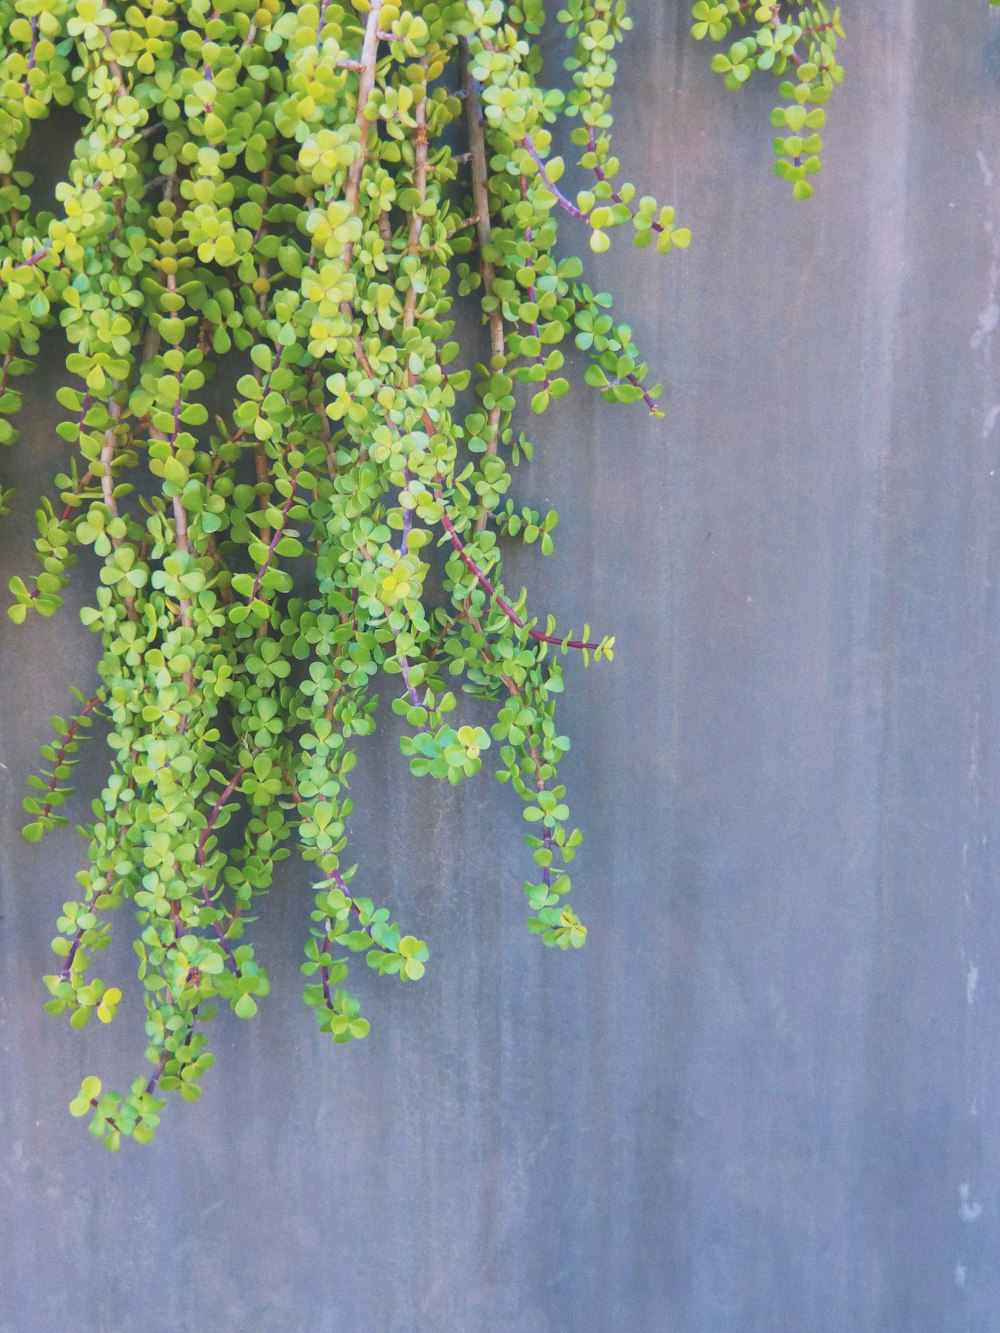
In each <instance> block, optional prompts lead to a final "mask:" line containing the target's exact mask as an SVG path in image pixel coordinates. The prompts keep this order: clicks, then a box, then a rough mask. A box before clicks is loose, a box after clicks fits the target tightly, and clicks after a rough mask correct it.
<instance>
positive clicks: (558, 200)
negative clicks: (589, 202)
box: [521, 134, 590, 222]
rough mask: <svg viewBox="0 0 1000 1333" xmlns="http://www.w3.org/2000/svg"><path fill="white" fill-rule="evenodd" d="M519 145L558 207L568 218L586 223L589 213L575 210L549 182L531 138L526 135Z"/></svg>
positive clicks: (560, 191)
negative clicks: (521, 145) (535, 168)
mask: <svg viewBox="0 0 1000 1333" xmlns="http://www.w3.org/2000/svg"><path fill="white" fill-rule="evenodd" d="M521 143H522V144H523V145H524V147H525V148H526V149H527V150H528V154H529V156H530V158H531V160H532V162H534V164H535V166H536V167H537V168H538V174H539V176H541V178H542V180H543V181H544V182H545V188H546V189H547V190H548V191H549V193H550V194H551V195H552V197H553V198H554V199H555V201H556V203H557V204H558V205H559V207H560V208H562V209H564V210H565V211H566V212H567V213H569V215H570V217H574V218H578V219H579V221H580V222H586V221H587V219H588V218H589V216H590V215H589V213H584V212H583V211H582V210H581V209H579V208H577V206H576V204H574V203H573V202H572V201H571V200H569V199H567V198H566V196H565V195H564V194H563V192H562V190H560V189H559V187H558V185H556V183H555V182H554V181H553V180H550V178H549V173H548V171H547V169H546V166H545V163H544V162H543V161H542V159H541V158H540V157H539V156H538V151H537V149H536V148H535V145H534V144H533V143H532V142H531V136H530V135H527V134H526V135H525V136H524V138H523V139H522V140H521Z"/></svg>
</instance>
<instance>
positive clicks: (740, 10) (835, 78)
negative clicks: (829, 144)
mask: <svg viewBox="0 0 1000 1333" xmlns="http://www.w3.org/2000/svg"><path fill="white" fill-rule="evenodd" d="M990 3H991V4H997V3H1000V0H990ZM792 14H794V16H795V17H794V19H793V18H792V17H791V15H792ZM691 16H692V18H693V19H694V24H693V26H692V28H691V35H692V37H694V38H695V39H696V40H697V41H703V40H704V39H705V38H706V37H709V38H711V40H712V41H714V42H721V41H724V40H725V39H726V38H728V37H729V36H730V35H731V34H732V30H733V28H734V26H736V27H739V28H740V30H741V31H740V36H739V37H738V38H737V40H736V41H734V42H732V43H731V44H730V46H729V47H728V49H727V50H726V51H725V52H722V51H720V52H719V53H718V54H717V55H715V56H713V57H712V68H713V69H714V70H715V71H716V72H717V73H718V74H721V75H722V76H723V79H724V81H725V85H726V87H727V88H733V89H735V88H742V87H743V85H744V84H745V83H746V82H747V81H748V80H749V79H750V78H751V76H752V75H753V74H755V73H756V72H757V70H767V71H769V72H770V73H771V74H773V75H775V77H777V78H781V76H782V75H783V74H786V73H788V72H791V73H792V74H793V75H794V77H793V78H785V79H782V81H781V83H780V85H779V91H780V93H781V96H782V97H783V98H784V99H785V105H784V106H777V107H775V108H774V110H773V111H772V112H771V124H772V125H774V126H775V127H776V128H777V129H778V130H787V131H788V133H787V134H779V135H778V137H777V138H776V139H775V140H774V155H775V158H776V161H775V164H774V170H775V173H776V174H777V175H779V176H781V177H782V178H783V179H784V180H786V181H788V182H789V184H790V185H791V187H792V192H793V194H794V195H795V198H796V199H808V198H810V196H811V195H812V192H813V187H812V183H811V182H810V181H809V179H808V177H810V176H814V175H815V174H816V172H817V171H819V168H820V160H819V154H820V151H821V150H822V147H823V140H822V137H821V136H820V133H819V131H820V130H821V129H822V128H823V126H824V125H825V124H826V112H825V111H824V110H823V104H824V103H825V102H827V101H828V100H829V97H830V94H831V93H832V92H833V90H834V88H835V87H836V86H837V84H838V83H840V82H841V81H842V79H843V77H844V71H843V69H842V68H841V67H840V65H839V64H838V63H837V39H838V37H843V35H844V30H843V27H842V26H841V22H840V10H839V9H833V10H830V9H828V8H827V6H826V5H825V4H820V3H819V0H815V3H810V4H787V3H784V0H697V3H696V4H695V5H694V7H693V8H692V10H691ZM751 20H752V22H751Z"/></svg>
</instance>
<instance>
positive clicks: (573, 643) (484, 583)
mask: <svg viewBox="0 0 1000 1333" xmlns="http://www.w3.org/2000/svg"><path fill="white" fill-rule="evenodd" d="M437 498H438V500H439V501H440V502H441V503H442V504H443V503H444V502H443V500H442V499H441V495H440V492H439V493H438V496H437ZM441 523H442V525H443V527H444V530H445V532H447V534H448V536H449V537H450V538H451V544H452V546H454V548H455V550H456V551H457V552H458V554H459V555H460V556H461V558H462V562H463V564H464V565H465V566H466V568H467V569H468V570H470V571H471V573H473V574H474V575H475V576H476V581H477V582H478V583H479V584H480V586H481V587H482V588H483V589H484V590H485V591H486V592H487V593H489V595H490V597H492V599H493V600H494V601H495V602H496V604H497V606H499V608H500V610H501V611H502V612H503V613H504V615H505V616H506V617H507V619H508V620H510V621H513V623H514V624H515V625H517V627H518V629H526V630H527V631H528V633H529V634H530V635H531V637H532V638H533V639H537V640H538V641H539V643H551V644H555V646H556V647H557V648H561V647H562V646H563V645H564V644H565V646H566V647H567V648H599V647H600V644H598V643H589V642H585V641H584V640H583V639H559V638H557V637H556V636H555V635H554V634H543V633H542V631H541V630H540V629H535V628H533V627H531V626H529V625H528V623H527V621H525V620H522V619H521V617H520V616H519V615H518V614H517V612H516V611H515V610H514V608H513V607H512V606H511V604H510V602H508V601H507V600H506V599H505V598H503V597H501V595H500V593H498V592H497V590H496V588H494V586H493V584H492V583H491V582H490V581H489V579H488V578H487V577H486V575H485V574H484V573H483V571H482V570H481V569H480V568H479V566H478V565H477V564H476V562H475V561H474V560H473V559H472V557H471V556H470V555H469V553H468V551H467V550H466V549H465V547H464V545H463V544H462V539H461V537H459V535H458V532H457V531H456V529H455V525H454V523H452V521H451V519H450V518H449V517H448V515H447V513H444V512H443V513H442V514H441Z"/></svg>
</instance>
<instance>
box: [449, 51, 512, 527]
mask: <svg viewBox="0 0 1000 1333" xmlns="http://www.w3.org/2000/svg"><path fill="white" fill-rule="evenodd" d="M459 58H460V60H461V69H462V87H463V89H464V90H465V94H466V96H465V122H466V125H467V127H468V133H469V154H470V156H469V162H470V168H471V171H472V206H473V209H474V210H475V215H476V239H477V241H478V243H479V256H480V259H479V272H480V275H481V277H482V283H483V297H484V299H485V298H487V297H490V296H492V295H493V283H494V280H495V278H496V269H495V268H494V265H493V261H492V260H491V259H487V257H486V255H487V251H488V248H489V246H490V243H491V241H492V237H493V229H492V225H491V222H490V199H489V186H488V176H487V168H486V135H485V133H484V131H483V112H482V106H481V104H480V101H479V93H478V91H477V90H476V83H475V80H474V79H473V77H472V73H471V70H470V68H469V44H468V41H467V40H466V39H465V38H464V37H463V38H462V39H461V41H460V42H459ZM489 321H490V353H491V356H492V357H494V358H496V357H503V356H504V355H505V354H506V344H505V340H504V330H503V310H502V309H501V306H500V302H499V301H497V303H496V305H495V307H494V308H493V309H492V310H491V311H490V313H489ZM500 418H501V410H500V407H499V406H497V405H494V406H493V407H491V408H490V411H489V417H488V423H487V431H486V453H487V455H490V454H495V453H496V451H497V447H498V446H499V443H500ZM488 518H489V514H488V512H487V509H486V507H485V505H484V506H483V509H482V511H481V513H480V514H479V516H478V517H477V519H476V525H475V531H476V532H482V531H483V529H484V528H485V527H486V523H487V520H488Z"/></svg>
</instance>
